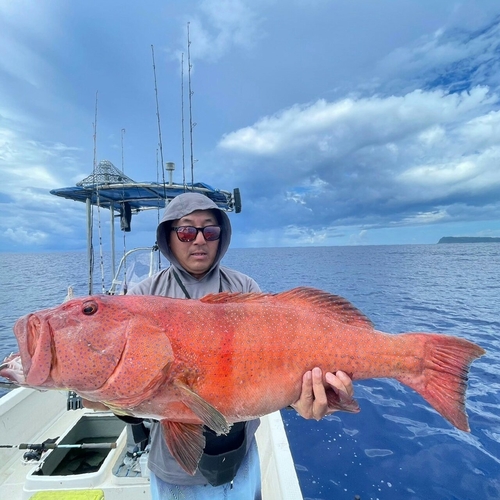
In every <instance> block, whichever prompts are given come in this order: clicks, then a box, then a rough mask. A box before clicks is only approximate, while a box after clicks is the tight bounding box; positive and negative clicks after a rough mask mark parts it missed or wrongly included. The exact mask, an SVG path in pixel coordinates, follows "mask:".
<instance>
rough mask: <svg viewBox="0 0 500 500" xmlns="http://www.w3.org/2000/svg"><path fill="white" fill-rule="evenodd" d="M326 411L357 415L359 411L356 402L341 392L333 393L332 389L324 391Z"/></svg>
mask: <svg viewBox="0 0 500 500" xmlns="http://www.w3.org/2000/svg"><path fill="white" fill-rule="evenodd" d="M325 392H326V399H327V401H328V409H330V410H337V411H346V412H348V413H358V412H359V411H360V409H359V404H358V402H357V401H356V400H355V399H354V398H353V397H352V396H349V395H348V394H346V393H345V392H343V391H339V392H338V393H337V392H335V391H334V390H333V389H329V388H327V389H325Z"/></svg>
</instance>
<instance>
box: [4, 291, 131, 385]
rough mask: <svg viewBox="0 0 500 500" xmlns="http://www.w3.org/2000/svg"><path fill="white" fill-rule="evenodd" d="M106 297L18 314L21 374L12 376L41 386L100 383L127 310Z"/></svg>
mask: <svg viewBox="0 0 500 500" xmlns="http://www.w3.org/2000/svg"><path fill="white" fill-rule="evenodd" d="M107 299H108V297H106V296H102V297H101V296H93V297H85V298H79V299H73V300H70V301H68V302H66V303H64V304H62V305H60V306H57V307H53V308H50V309H45V310H42V311H38V312H35V313H31V314H27V315H26V316H23V317H22V318H20V319H19V320H18V321H17V322H16V323H15V325H14V334H15V336H16V338H17V342H18V345H19V356H20V359H21V364H22V370H23V375H24V380H17V381H16V380H15V382H17V383H20V385H27V386H30V387H35V388H46V389H50V388H55V389H58V388H67V387H77V386H78V388H82V389H84V390H92V389H95V388H98V387H100V386H101V385H102V384H103V383H104V381H105V380H107V378H108V377H109V376H111V374H112V373H113V371H114V369H115V367H116V365H117V363H118V361H119V360H120V357H121V354H122V352H123V349H124V346H125V344H126V332H125V329H126V324H127V320H128V317H127V316H128V314H129V313H128V311H127V310H126V309H123V308H118V307H114V306H113V303H112V302H110V301H108V300H107ZM10 361H11V365H12V364H13V362H14V361H15V360H14V359H11V360H10Z"/></svg>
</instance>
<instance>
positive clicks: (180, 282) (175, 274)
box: [172, 267, 191, 299]
mask: <svg viewBox="0 0 500 500" xmlns="http://www.w3.org/2000/svg"><path fill="white" fill-rule="evenodd" d="M172 272H173V273H174V278H175V281H177V284H178V285H179V286H180V287H181V289H182V291H183V292H184V295H185V296H186V299H190V298H191V295H189V292H188V291H187V290H186V287H185V286H184V283H183V282H182V281H181V279H180V278H179V275H178V274H177V273H176V272H175V269H174V268H173V267H172Z"/></svg>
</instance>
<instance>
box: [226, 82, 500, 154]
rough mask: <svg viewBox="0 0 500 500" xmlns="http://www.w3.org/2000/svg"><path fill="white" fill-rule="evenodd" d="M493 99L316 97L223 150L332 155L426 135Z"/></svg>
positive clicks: (233, 138) (471, 95) (480, 95)
mask: <svg viewBox="0 0 500 500" xmlns="http://www.w3.org/2000/svg"><path fill="white" fill-rule="evenodd" d="M496 100H497V97H496V96H495V95H493V94H490V93H489V91H488V88H486V87H476V88H474V89H473V90H472V91H471V92H463V93H460V94H448V93H446V92H444V91H441V90H434V91H428V92H425V91H422V90H415V91H413V92H410V93H408V94H406V95H404V96H390V97H367V98H345V99H342V100H339V101H336V102H327V101H325V100H324V99H321V100H319V101H317V102H315V103H313V104H309V105H295V106H292V107H291V108H288V109H286V110H283V111H281V112H279V113H276V114H275V115H273V116H270V117H265V118H262V119H261V120H259V121H258V122H257V123H255V124H254V125H252V126H250V127H245V128H243V129H240V130H237V131H235V132H232V133H229V134H226V135H225V136H224V137H223V138H222V139H221V141H220V142H219V147H220V148H222V149H225V150H231V151H238V152H243V153H249V154H252V155H286V156H290V155H295V154H297V153H296V152H297V150H298V149H306V148H307V149H308V150H310V148H312V149H313V150H316V151H319V152H321V153H323V154H328V155H329V156H332V157H336V156H340V155H344V154H346V153H347V152H349V151H352V150H353V149H356V148H361V147H364V146H367V145H370V144H371V145H373V144H380V143H382V142H384V143H390V142H397V141H398V140H401V138H402V137H405V136H406V137H408V136H409V135H411V134H415V133H422V132H426V131H427V133H429V130H430V129H432V128H433V127H436V126H437V125H442V124H446V123H449V122H452V121H454V120H457V119H459V118H463V117H464V116H467V113H470V112H475V113H477V112H478V110H480V109H481V107H482V106H486V105H489V104H492V103H493V102H495V101H496Z"/></svg>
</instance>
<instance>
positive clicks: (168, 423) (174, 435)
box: [161, 420, 205, 476]
mask: <svg viewBox="0 0 500 500" xmlns="http://www.w3.org/2000/svg"><path fill="white" fill-rule="evenodd" d="M161 427H162V430H163V437H164V438H165V442H166V443H167V446H168V449H169V450H170V453H171V454H172V456H173V457H174V458H175V459H176V460H177V462H178V464H179V465H180V466H181V467H182V468H183V469H184V470H185V471H186V472H187V473H188V474H190V475H191V476H193V475H194V473H195V472H196V469H197V468H198V462H199V461H200V458H201V455H202V454H203V449H204V448H205V436H204V435H203V426H202V425H199V424H184V423H182V422H174V421H172V420H162V421H161Z"/></svg>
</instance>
